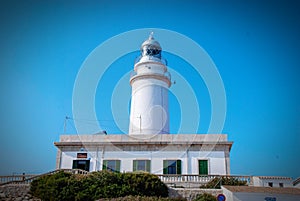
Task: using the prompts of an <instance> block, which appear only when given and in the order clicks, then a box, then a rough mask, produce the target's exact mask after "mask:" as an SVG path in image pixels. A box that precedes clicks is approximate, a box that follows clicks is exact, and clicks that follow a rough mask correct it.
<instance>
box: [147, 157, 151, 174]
mask: <svg viewBox="0 0 300 201" xmlns="http://www.w3.org/2000/svg"><path fill="white" fill-rule="evenodd" d="M146 171H147V172H151V161H150V160H146Z"/></svg>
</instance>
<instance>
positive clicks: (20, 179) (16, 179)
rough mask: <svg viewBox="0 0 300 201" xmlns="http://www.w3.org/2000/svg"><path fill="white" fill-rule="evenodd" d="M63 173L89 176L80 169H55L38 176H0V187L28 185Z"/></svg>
mask: <svg viewBox="0 0 300 201" xmlns="http://www.w3.org/2000/svg"><path fill="white" fill-rule="evenodd" d="M60 171H64V172H69V173H72V174H89V172H88V171H85V170H81V169H57V170H54V171H51V172H47V173H45V174H40V175H11V176H0V179H1V180H0V181H1V182H0V186H2V185H5V184H30V183H31V182H32V181H33V180H35V179H37V178H40V177H42V176H46V175H52V174H55V173H57V172H60Z"/></svg>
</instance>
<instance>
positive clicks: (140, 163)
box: [133, 160, 151, 172]
mask: <svg viewBox="0 0 300 201" xmlns="http://www.w3.org/2000/svg"><path fill="white" fill-rule="evenodd" d="M150 165H151V161H150V160H133V171H145V172H150Z"/></svg>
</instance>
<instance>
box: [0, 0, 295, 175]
mask: <svg viewBox="0 0 300 201" xmlns="http://www.w3.org/2000/svg"><path fill="white" fill-rule="evenodd" d="M299 9H300V4H299V2H298V1H208V0H207V1H143V0H139V1H74V0H73V1H37V0H36V1H32V0H28V1H1V2H0V28H1V31H0V44H1V48H0V83H1V84H0V92H1V101H0V130H1V134H0V135H1V138H0V139H1V140H0V143H1V144H0V145H1V146H0V151H1V153H2V154H1V157H0V159H1V167H0V174H1V175H4V174H12V173H22V172H26V173H43V172H46V171H50V170H53V169H54V168H55V162H56V151H57V150H56V148H55V146H54V145H53V142H55V141H58V140H59V136H60V134H62V133H63V131H64V126H63V125H64V118H65V116H69V117H73V114H72V93H73V87H74V83H75V80H76V76H77V74H78V72H79V69H80V67H81V65H82V64H83V62H84V61H85V59H86V58H87V57H88V55H89V54H90V53H91V52H92V51H93V50H94V49H95V48H96V47H97V46H99V45H100V44H101V43H103V42H104V41H106V40H108V39H109V38H111V37H113V36H115V35H118V34H120V33H123V32H126V31H130V30H134V29H141V28H161V29H167V30H172V31H175V32H178V33H181V34H184V35H185V36H187V37H189V38H191V39H192V40H194V41H195V42H197V43H198V44H199V45H200V46H201V47H202V48H203V49H204V50H205V51H206V52H207V53H208V54H209V55H210V57H211V58H212V60H213V61H214V63H215V65H216V67H217V68H218V71H219V73H220V75H221V78H222V80H223V83H224V86H225V90H226V98H227V116H226V121H225V125H224V129H223V133H226V134H228V138H229V140H231V141H234V144H233V147H232V150H231V173H232V174H238V175H241V174H242V175H277V176H291V177H294V178H295V177H298V176H300V169H299V166H300V162H299V161H300V158H299V153H300V115H299V114H300V104H299V103H300V90H299V86H300V81H299V79H298V76H299V65H300V54H299V52H300V39H299V36H300V12H299ZM147 37H148V36H147V35H145V39H146V38H147ZM155 37H156V38H157V39H158V40H159V35H157V36H155ZM141 42H142V41H138V43H141ZM174 43H176V41H174ZM119 45H120V46H122V44H119ZM161 45H162V48H163V42H161ZM115 48H116V49H117V48H118V46H116V47H115ZM136 50H137V51H136V52H132V53H130V54H128V55H125V56H124V57H122V58H120V59H118V60H117V61H115V62H114V63H113V64H112V65H111V67H110V68H109V69H108V70H107V71H106V72H105V74H104V76H103V77H102V78H101V81H100V82H99V85H98V89H97V93H96V98H95V100H96V111H97V118H98V120H99V124H100V125H101V127H102V128H103V129H104V130H107V131H108V132H109V133H123V131H124V130H126V129H127V128H126V125H127V124H124V125H125V126H124V127H123V126H121V127H122V128H120V127H118V126H117V125H116V124H115V123H114V118H117V119H118V121H122V120H124V121H125V122H126V121H128V116H126V115H124V116H118V117H113V115H112V112H111V99H112V93H113V90H114V88H115V86H116V83H117V82H118V81H119V80H120V78H121V77H122V76H123V75H125V74H126V73H128V72H129V71H130V70H132V69H133V61H134V59H135V57H137V56H138V55H139V52H138V50H139V46H137V47H136ZM191 54H192V53H191ZM163 55H164V57H165V58H166V59H167V60H168V61H169V64H170V66H172V68H174V69H175V70H177V72H179V73H180V74H181V75H182V76H183V77H185V79H186V80H188V82H189V84H190V85H191V87H192V88H193V90H194V91H195V92H194V93H195V94H196V96H197V100H198V103H199V107H200V113H201V119H200V127H199V129H198V130H197V132H198V133H205V132H206V131H207V129H208V126H209V120H210V113H211V108H210V107H211V105H210V100H209V95H208V91H207V89H206V87H205V84H204V82H203V80H202V79H201V77H200V76H199V75H197V74H195V72H194V71H193V68H192V67H191V66H190V65H189V64H188V63H187V62H185V61H184V60H182V59H180V58H179V57H177V56H176V55H172V54H170V53H167V52H166V53H163ZM179 86H180V85H179V84H178V83H177V84H175V85H174V86H172V87H175V88H176V87H179ZM196 86H200V87H196ZM127 90H128V91H130V85H129V84H128V88H127ZM119 101H124V100H122V99H120V100H119ZM125 101H127V102H128V100H125ZM126 104H127V103H126ZM127 105H128V104H127ZM127 110H129V109H127ZM190 110H191V111H193V110H194V108H190ZM170 113H171V132H172V133H176V132H177V131H178V128H179V124H180V101H178V100H177V99H176V94H170ZM76 121H79V122H80V121H81V123H82V124H84V123H86V124H88V123H89V124H93V123H94V122H88V121H87V120H84V119H78V120H76ZM185 132H187V133H188V132H189V129H187V130H186V131H185ZM66 133H69V134H71V133H75V134H76V130H75V124H74V121H73V120H72V119H69V120H68V121H67V127H66Z"/></svg>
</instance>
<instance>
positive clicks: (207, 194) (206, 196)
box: [193, 193, 217, 201]
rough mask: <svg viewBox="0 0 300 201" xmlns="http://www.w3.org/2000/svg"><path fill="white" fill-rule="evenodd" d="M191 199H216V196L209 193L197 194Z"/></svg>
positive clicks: (210, 200) (213, 200)
mask: <svg viewBox="0 0 300 201" xmlns="http://www.w3.org/2000/svg"><path fill="white" fill-rule="evenodd" d="M193 201H217V198H216V197H215V196H213V195H212V194H209V193H203V194H200V195H198V196H197V197H196V198H195V199H194V200H193Z"/></svg>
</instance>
